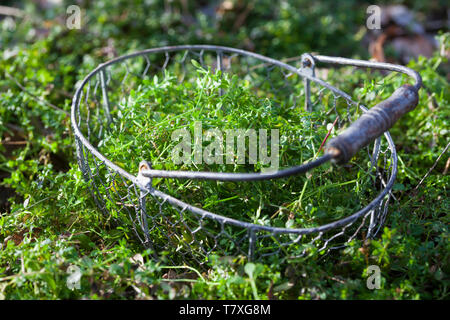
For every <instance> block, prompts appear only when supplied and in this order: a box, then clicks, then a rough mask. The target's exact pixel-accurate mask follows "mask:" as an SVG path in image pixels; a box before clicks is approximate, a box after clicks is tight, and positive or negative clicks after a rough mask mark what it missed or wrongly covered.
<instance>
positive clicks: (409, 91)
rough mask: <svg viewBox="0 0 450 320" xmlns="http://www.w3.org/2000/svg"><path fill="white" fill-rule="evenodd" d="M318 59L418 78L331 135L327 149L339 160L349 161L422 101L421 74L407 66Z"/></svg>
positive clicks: (317, 57) (331, 58)
mask: <svg viewBox="0 0 450 320" xmlns="http://www.w3.org/2000/svg"><path fill="white" fill-rule="evenodd" d="M314 59H315V60H316V61H318V62H324V63H332V64H340V65H352V66H356V67H367V68H373V69H383V70H389V71H396V72H401V73H404V74H407V75H409V76H410V77H412V78H413V79H414V80H415V84H414V85H409V84H404V85H402V86H401V87H400V88H398V89H397V90H395V91H394V93H393V94H392V95H391V96H390V97H389V98H387V99H386V100H384V101H382V102H380V103H379V104H377V105H376V106H374V107H372V108H370V109H369V110H368V111H367V112H365V113H364V114H363V115H362V116H361V117H360V118H358V119H357V120H356V121H355V122H353V123H352V124H351V125H350V126H349V127H348V128H347V129H346V130H345V131H344V132H342V133H341V134H339V135H338V136H337V137H334V138H333V139H331V140H330V141H329V142H328V143H327V145H326V147H325V152H326V153H328V154H330V155H332V157H333V161H334V162H337V163H338V164H343V163H346V162H348V161H349V160H350V159H351V158H352V157H353V156H354V155H355V154H356V153H357V152H358V150H360V149H361V148H363V147H365V146H367V145H368V144H370V143H371V142H373V141H374V140H375V139H376V138H378V137H379V136H381V135H382V134H383V133H384V132H386V131H388V130H389V129H390V128H391V127H392V126H393V125H394V124H395V123H396V122H397V121H398V120H399V119H400V118H401V117H402V116H403V115H404V114H406V113H408V112H409V111H411V110H413V109H414V108H415V107H416V106H417V104H418V102H419V89H420V88H421V86H422V78H421V77H420V75H419V74H418V73H417V72H416V71H414V70H412V69H409V68H407V67H404V66H400V65H395V64H390V63H380V62H371V61H363V60H356V59H346V58H337V57H327V56H314Z"/></svg>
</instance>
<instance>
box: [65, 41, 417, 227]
mask: <svg viewBox="0 0 450 320" xmlns="http://www.w3.org/2000/svg"><path fill="white" fill-rule="evenodd" d="M181 50H200V51H204V50H209V51H216V52H219V51H221V52H232V53H236V54H240V55H245V56H250V57H253V58H255V59H258V60H261V61H264V62H267V63H271V64H274V65H276V66H278V67H281V68H284V69H286V70H288V71H290V72H293V73H295V74H297V75H299V76H300V77H303V78H307V79H308V80H311V81H313V82H315V83H317V84H319V85H322V86H324V87H326V88H328V89H330V90H331V91H333V92H334V93H336V94H338V95H339V96H342V97H343V98H344V99H346V100H347V101H348V102H349V103H351V104H353V105H356V106H357V107H359V108H360V109H361V110H362V111H363V112H366V111H367V110H368V109H367V108H366V107H364V106H363V105H360V104H358V103H356V102H354V101H353V100H352V98H351V97H350V96H349V95H348V94H346V93H345V92H343V91H341V90H339V89H337V88H336V87H334V86H332V85H330V84H329V83H327V82H325V81H324V80H321V79H319V78H316V77H315V76H311V75H308V74H305V73H304V72H302V71H301V69H297V68H296V67H294V66H292V65H290V64H287V63H284V62H282V61H280V60H276V59H272V58H269V57H266V56H263V55H260V54H257V53H253V52H250V51H246V50H241V49H236V48H231V47H224V46H214V45H180V46H165V47H159V48H151V49H146V50H141V51H136V52H133V53H131V54H126V55H122V56H119V57H117V58H115V59H112V60H109V61H107V62H105V63H101V64H99V65H98V66H97V67H96V68H95V69H94V70H92V71H91V72H90V73H89V74H88V75H87V76H86V77H85V78H84V79H83V80H82V81H81V83H80V84H79V86H78V87H77V89H76V91H75V94H74V97H73V100H72V106H71V124H72V128H73V130H74V135H75V138H76V140H77V143H81V144H82V145H83V146H84V147H86V148H87V150H88V151H89V152H91V153H92V154H93V155H94V156H96V157H97V158H98V159H99V160H100V161H101V162H103V163H104V164H105V165H106V166H108V167H109V168H110V169H112V170H113V171H115V172H117V173H118V174H120V175H122V176H123V177H125V178H126V179H128V180H130V181H131V183H133V184H134V185H136V186H137V187H139V189H141V190H143V191H146V192H148V193H149V194H151V195H153V196H156V197H158V198H161V199H164V201H167V202H168V203H170V204H172V205H175V206H178V207H180V208H183V210H189V211H190V212H192V213H194V214H197V215H201V216H202V217H207V218H210V219H213V220H216V221H221V222H223V223H227V224H231V225H235V226H239V227H243V228H247V229H249V230H251V231H268V232H272V233H276V234H297V235H304V234H312V233H321V232H325V231H328V230H331V229H334V228H338V227H341V226H345V225H348V224H349V223H352V222H353V221H355V220H357V219H358V218H360V217H361V216H363V215H365V214H367V213H368V212H369V211H370V210H372V209H373V208H374V207H375V206H376V205H377V204H379V203H380V201H382V200H383V199H384V197H385V196H386V195H388V194H389V193H390V192H391V189H392V187H393V185H394V182H395V179H396V175H397V170H398V168H397V152H396V148H395V144H394V142H393V140H392V137H391V135H390V133H389V131H386V132H384V136H385V138H386V140H387V142H388V146H389V150H390V151H391V156H390V157H391V159H392V164H391V175H390V177H389V180H388V181H387V182H386V184H385V186H384V188H383V189H382V190H381V191H380V192H379V193H378V195H377V196H376V197H375V198H374V199H373V200H372V201H371V202H370V203H369V204H367V205H366V206H365V207H364V208H362V209H360V210H359V211H357V212H355V213H353V214H351V215H348V216H346V217H344V218H341V219H338V220H334V221H332V222H330V223H327V224H324V225H321V226H318V227H309V228H286V227H271V226H263V225H259V224H255V223H251V222H244V221H241V220H237V219H234V218H228V217H225V216H222V215H220V214H216V213H213V212H210V211H207V210H205V209H202V208H199V207H196V206H193V205H191V204H188V203H186V202H184V201H182V200H179V199H177V198H176V197H173V196H170V195H169V194H166V193H165V192H162V191H160V190H157V189H154V188H153V187H152V186H151V185H150V186H149V185H148V184H145V183H143V182H142V181H141V179H139V177H138V176H137V175H133V174H131V173H129V172H128V171H126V170H125V169H123V168H122V167H120V166H119V165H117V164H115V163H114V162H112V161H111V160H109V159H108V158H107V157H106V156H105V155H103V154H102V153H101V152H100V151H98V150H97V148H95V147H94V146H93V145H92V144H91V143H90V142H89V140H88V139H87V138H86V137H85V136H84V135H83V133H82V132H81V130H80V128H79V126H78V123H77V111H78V110H79V106H80V102H81V95H82V92H83V89H84V87H85V85H86V84H87V83H88V81H89V80H90V79H91V78H92V77H93V76H94V75H96V74H97V73H98V72H100V71H101V70H103V69H105V68H106V67H108V66H110V65H113V64H116V63H119V62H122V61H124V60H127V59H130V58H135V57H138V56H144V55H149V54H152V53H161V52H164V53H167V52H174V51H181ZM313 57H314V58H317V59H318V61H319V62H320V61H322V62H325V63H335V64H349V65H354V66H358V67H374V68H378V69H388V70H391V71H397V72H401V73H405V74H408V75H410V76H411V77H413V78H415V79H416V85H420V84H419V81H418V80H417V78H416V77H415V71H413V70H411V69H409V68H406V67H403V66H396V65H392V64H388V63H375V62H368V61H362V60H354V59H345V58H337V57H327V56H313ZM355 61H356V63H355ZM352 62H353V64H352ZM393 67H394V68H393Z"/></svg>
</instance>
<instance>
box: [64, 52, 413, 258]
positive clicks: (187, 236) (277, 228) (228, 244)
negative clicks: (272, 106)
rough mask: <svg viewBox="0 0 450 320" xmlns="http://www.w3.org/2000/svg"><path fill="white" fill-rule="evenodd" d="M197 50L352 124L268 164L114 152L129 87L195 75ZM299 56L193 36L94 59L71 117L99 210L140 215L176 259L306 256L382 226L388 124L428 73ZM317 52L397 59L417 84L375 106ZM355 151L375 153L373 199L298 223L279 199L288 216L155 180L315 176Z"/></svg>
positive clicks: (162, 249)
mask: <svg viewBox="0 0 450 320" xmlns="http://www.w3.org/2000/svg"><path fill="white" fill-rule="evenodd" d="M192 60H195V61H196V62H197V63H196V64H197V65H200V66H202V67H204V68H208V67H209V68H210V70H212V71H214V72H216V71H217V70H220V72H221V73H222V74H225V73H227V74H232V75H236V76H238V77H239V78H240V79H245V80H246V81H247V83H249V84H250V87H251V89H253V90H255V92H258V93H259V94H261V92H262V93H264V95H266V96H267V97H277V98H278V99H281V100H283V101H288V102H289V103H288V104H289V107H290V108H294V109H295V108H296V110H297V109H298V110H304V111H305V112H307V113H309V112H318V114H320V115H322V116H323V117H324V119H325V120H323V121H322V122H320V121H319V122H318V123H317V124H315V125H314V126H319V125H326V123H327V121H328V120H326V117H330V118H334V119H335V121H334V124H335V128H336V129H342V130H340V131H337V132H340V133H339V134H338V135H336V136H335V137H333V138H332V139H329V141H328V143H327V144H326V146H325V148H324V150H325V152H324V155H322V156H320V157H316V158H314V159H313V160H311V161H309V162H307V163H303V164H300V165H296V166H293V167H289V168H284V169H281V170H277V171H275V172H268V173H267V172H262V173H252V172H248V173H242V172H238V173H235V172H212V171H206V172H204V171H195V170H192V171H180V170H173V171H171V170H155V169H153V168H152V164H151V162H152V159H150V157H149V155H148V154H133V153H132V152H130V153H129V160H130V163H133V164H134V165H133V166H129V164H123V163H122V162H120V161H116V159H114V157H113V156H111V155H108V154H105V153H104V152H103V151H104V150H102V145H103V139H104V137H105V134H106V133H108V134H109V135H111V134H114V129H113V127H114V126H111V124H114V123H115V122H116V121H118V119H120V117H121V116H122V117H123V114H124V113H123V112H121V111H123V110H124V109H125V108H126V99H127V97H128V96H129V95H130V92H132V90H134V89H136V88H138V87H139V86H141V85H142V83H143V82H144V81H151V79H153V78H154V77H155V75H156V76H163V74H164V73H165V72H168V71H170V72H172V73H173V74H175V76H176V77H177V80H178V82H183V81H188V80H189V79H193V78H194V77H196V76H197V73H196V69H195V68H194V67H193V66H192V63H191V61H192ZM291 63H292V64H287V63H284V62H282V61H279V60H274V59H271V58H268V57H265V56H262V55H259V54H255V53H251V52H248V51H244V50H239V49H234V48H228V47H219V46H211V45H190V46H187V45H186V46H173V47H162V48H156V49H149V50H145V51H140V52H136V53H133V54H129V55H126V56H122V57H119V58H116V59H114V60H111V61H109V62H107V63H104V64H101V65H99V66H98V67H97V68H95V70H93V71H92V72H91V73H90V74H89V75H88V76H86V78H85V79H84V80H83V81H82V82H81V84H80V85H79V86H78V88H77V90H76V93H75V96H74V99H73V104H72V110H71V120H72V126H73V130H74V133H75V140H76V147H77V158H78V163H79V167H80V169H81V171H82V174H83V177H84V179H85V180H86V181H88V183H89V186H90V190H91V192H92V194H93V197H94V199H95V201H96V204H97V205H98V207H99V208H100V210H102V211H103V212H104V214H106V215H108V216H112V217H113V218H114V219H116V220H117V221H118V223H119V224H121V225H122V226H125V227H131V228H132V229H133V231H134V233H135V234H136V236H137V237H138V238H139V240H140V241H141V242H142V243H143V245H144V246H145V247H147V248H149V249H151V250H150V251H151V252H152V254H153V255H154V257H155V258H159V259H165V260H168V261H169V262H171V263H180V262H188V261H195V262H197V263H198V264H203V263H205V262H206V261H208V257H209V256H210V255H211V254H216V255H219V256H223V255H228V256H247V257H248V258H249V259H251V260H259V259H263V258H265V257H267V258H269V259H270V257H276V258H279V257H280V256H283V257H284V256H285V257H288V258H296V257H304V256H308V255H311V254H314V253H322V254H323V253H325V252H328V251H329V250H331V249H335V248H341V247H343V246H345V245H346V244H347V243H348V242H350V241H351V240H352V239H354V238H355V237H357V236H358V235H360V237H362V238H363V239H370V238H373V237H374V236H376V234H377V233H378V232H379V230H380V228H381V227H382V226H383V224H384V222H385V220H386V215H387V210H388V204H389V201H390V199H391V197H392V195H391V190H392V186H393V184H394V181H395V177H396V174H397V154H396V150H395V145H394V142H393V141H392V138H391V136H390V134H389V132H388V131H387V130H388V129H389V128H390V127H392V125H393V124H394V123H395V121H396V120H398V119H399V118H400V117H401V116H402V115H403V114H404V113H406V112H408V111H409V110H411V109H413V108H414V107H415V106H416V105H417V101H418V90H419V88H420V86H421V78H420V76H419V75H418V74H417V73H416V72H414V71H413V70H410V69H408V68H406V67H402V66H397V65H392V64H387V63H375V62H367V61H360V60H353V59H344V58H335V57H326V56H312V55H310V54H304V55H302V56H301V58H299V59H297V61H292V62H291ZM316 63H325V64H336V65H347V66H354V67H365V68H374V69H382V70H388V71H396V72H400V73H404V74H407V75H409V76H411V77H412V78H413V79H414V80H415V84H414V85H403V86H402V87H400V88H399V89H397V90H396V91H395V92H394V94H393V95H392V96H391V97H390V98H388V99H387V100H385V101H383V102H381V103H379V104H378V105H376V106H374V107H372V108H371V109H370V111H368V109H367V108H365V107H364V106H362V105H360V104H358V103H357V102H356V101H354V100H353V99H352V97H351V96H350V95H348V94H347V93H345V92H343V91H341V90H340V89H338V88H336V87H334V86H332V85H331V84H329V83H327V82H325V81H323V80H321V79H319V78H318V77H316V75H315V74H316V71H317V70H316ZM217 90H219V91H220V92H218V94H224V92H222V90H223V89H220V88H219V89H217ZM314 128H316V127H314ZM111 131H113V132H111ZM328 133H330V131H329V132H328ZM117 134H119V133H117ZM325 140H326V139H325ZM325 140H324V141H325ZM150 143H151V141H149V144H150ZM318 147H319V146H317V148H316V150H317V149H318ZM358 150H361V151H358ZM351 159H352V162H353V163H361V164H367V168H365V169H364V170H365V172H367V173H368V174H369V176H370V181H371V183H370V190H362V191H357V192H354V193H355V194H354V195H355V196H359V195H360V192H362V193H365V194H366V195H367V194H370V196H371V197H372V198H371V201H368V202H366V203H363V202H361V203H360V207H359V208H356V209H355V208H353V210H354V211H352V212H348V210H346V208H340V209H339V208H331V210H334V211H336V210H338V209H339V210H340V211H341V213H340V216H339V215H338V218H336V215H331V216H330V218H327V216H326V215H325V217H322V218H321V219H319V220H317V221H318V222H317V221H316V224H308V223H305V225H304V226H299V225H298V224H292V223H291V224H289V223H288V222H289V220H290V219H293V218H292V213H290V214H287V213H286V212H284V211H283V210H284V209H283V207H282V205H281V204H280V206H279V207H278V208H279V210H278V211H276V214H280V215H283V214H284V216H286V224H285V225H283V224H281V225H280V224H278V225H277V224H271V221H270V219H266V220H264V219H259V220H258V219H255V218H254V217H251V216H250V215H244V214H242V215H241V216H239V215H237V216H238V217H239V218H236V215H235V216H233V217H230V216H227V215H225V214H219V213H217V212H210V211H208V210H206V209H205V208H202V205H198V204H196V205H194V204H190V203H189V201H187V200H185V201H183V199H178V198H177V197H176V196H173V195H171V194H169V193H170V192H168V191H167V190H162V188H160V187H159V186H160V185H156V186H154V183H153V182H154V181H153V180H155V179H160V180H161V179H163V180H164V179H165V180H168V182H169V183H170V181H174V180H182V179H184V180H186V179H187V180H191V181H194V180H195V181H197V180H201V181H210V180H212V181H213V183H215V182H217V181H222V182H224V183H232V184H233V186H235V187H238V186H239V185H240V184H247V183H262V182H264V183H270V182H271V180H274V179H288V180H289V181H291V179H296V178H297V177H298V176H297V175H299V174H307V175H309V177H311V176H314V174H315V173H314V172H312V173H311V172H308V171H310V170H312V169H313V168H317V167H323V166H326V165H327V164H326V163H328V162H334V163H336V164H337V165H332V166H330V165H329V164H328V166H329V167H330V168H331V167H332V168H334V170H336V171H337V172H339V170H346V163H348V162H349V161H350V160H351ZM142 160H144V161H142ZM146 160H147V161H146ZM316 170H319V169H316ZM329 170H332V169H329ZM256 181H259V182H256ZM261 181H262V182H261ZM341 185H343V183H342V184H341ZM320 188H322V187H320V186H319V187H318V189H319V190H322V189H320ZM323 188H328V187H327V186H326V185H325V186H323ZM330 188H332V189H333V188H334V192H339V187H338V188H337V189H336V188H335V187H334V185H333V183H331V187H330ZM325 191H327V190H325ZM332 191H333V190H331V191H329V190H328V191H327V192H332ZM362 193H361V194H362ZM280 212H281V213H280ZM312 215H314V213H313V214H312ZM312 219H313V218H312Z"/></svg>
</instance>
